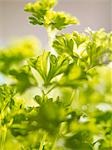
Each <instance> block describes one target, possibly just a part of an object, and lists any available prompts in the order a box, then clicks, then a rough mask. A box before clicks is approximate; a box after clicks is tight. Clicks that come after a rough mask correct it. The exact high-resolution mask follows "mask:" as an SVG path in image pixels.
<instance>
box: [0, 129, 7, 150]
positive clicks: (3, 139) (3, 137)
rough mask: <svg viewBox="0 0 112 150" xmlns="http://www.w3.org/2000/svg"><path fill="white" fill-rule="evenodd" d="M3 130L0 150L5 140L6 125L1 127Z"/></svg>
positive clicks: (2, 148) (2, 149)
mask: <svg viewBox="0 0 112 150" xmlns="http://www.w3.org/2000/svg"><path fill="white" fill-rule="evenodd" d="M3 130H4V131H3V132H2V135H1V142H0V150H4V146H5V140H6V135H7V128H6V126H4V127H3Z"/></svg>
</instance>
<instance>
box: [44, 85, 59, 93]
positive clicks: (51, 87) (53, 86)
mask: <svg viewBox="0 0 112 150" xmlns="http://www.w3.org/2000/svg"><path fill="white" fill-rule="evenodd" d="M56 86H57V85H56V84H55V85H53V86H52V87H51V88H50V89H49V90H48V91H47V92H46V93H45V95H47V94H49V93H50V92H51V91H52V90H53V89H54V88H55V87H56Z"/></svg>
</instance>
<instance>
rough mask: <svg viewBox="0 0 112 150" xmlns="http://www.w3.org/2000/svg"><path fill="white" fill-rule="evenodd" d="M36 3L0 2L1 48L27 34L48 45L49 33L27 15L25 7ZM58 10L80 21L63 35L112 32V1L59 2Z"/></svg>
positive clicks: (29, 0)
mask: <svg viewBox="0 0 112 150" xmlns="http://www.w3.org/2000/svg"><path fill="white" fill-rule="evenodd" d="M32 1H34V0H0V45H5V44H6V43H7V42H8V41H9V40H11V39H14V38H17V37H23V36H27V35H35V36H37V37H38V38H39V39H40V41H41V42H42V45H44V47H46V46H47V34H46V31H45V30H44V29H43V28H42V27H38V26H33V25H31V24H29V22H28V13H26V12H24V5H25V3H27V2H32ZM55 9H56V10H60V11H62V10H63V11H66V12H68V13H71V14H72V15H74V16H76V17H77V18H78V19H79V20H80V25H78V26H72V27H70V28H67V29H66V30H64V32H72V31H73V30H78V31H84V30H85V28H87V27H90V28H91V29H93V30H97V29H99V28H105V30H106V31H108V32H109V31H111V30H112V0H59V4H58V5H57V6H56V7H55Z"/></svg>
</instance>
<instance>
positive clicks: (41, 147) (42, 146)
mask: <svg viewBox="0 0 112 150" xmlns="http://www.w3.org/2000/svg"><path fill="white" fill-rule="evenodd" d="M46 136H47V134H46V133H45V134H44V135H43V138H42V140H41V143H40V147H39V150H43V148H44V143H45V140H46Z"/></svg>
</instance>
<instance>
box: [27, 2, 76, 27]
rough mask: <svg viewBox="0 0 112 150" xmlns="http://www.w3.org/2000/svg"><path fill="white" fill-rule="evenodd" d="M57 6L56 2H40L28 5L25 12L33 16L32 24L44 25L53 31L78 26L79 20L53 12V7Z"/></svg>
mask: <svg viewBox="0 0 112 150" xmlns="http://www.w3.org/2000/svg"><path fill="white" fill-rule="evenodd" d="M55 4H56V0H48V1H46V0H43V1H42V0H40V1H37V2H35V3H28V4H27V5H26V6H25V11H27V12H30V13H31V14H32V15H31V17H29V19H30V23H32V24H33V25H37V24H38V25H44V26H45V27H47V28H48V27H50V28H51V29H58V30H62V29H63V28H65V27H66V26H67V25H70V24H77V23H78V20H77V19H76V18H75V17H71V16H70V15H68V14H65V13H64V12H55V11H52V7H53V6H54V5H55Z"/></svg>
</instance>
